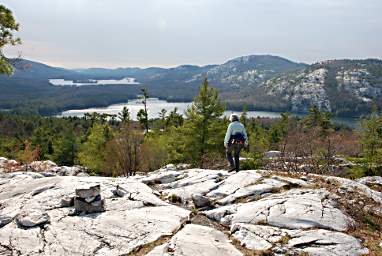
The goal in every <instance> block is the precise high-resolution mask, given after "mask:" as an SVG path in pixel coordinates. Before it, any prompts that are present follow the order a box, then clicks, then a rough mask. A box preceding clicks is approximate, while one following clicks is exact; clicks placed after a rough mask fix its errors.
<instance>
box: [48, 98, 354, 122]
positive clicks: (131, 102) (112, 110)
mask: <svg viewBox="0 0 382 256" xmlns="http://www.w3.org/2000/svg"><path fill="white" fill-rule="evenodd" d="M191 104H192V102H190V101H176V100H170V101H169V100H165V99H161V98H150V99H149V101H148V107H149V115H150V118H151V119H155V118H158V113H159V111H161V109H162V108H163V109H166V110H167V112H170V111H172V110H173V109H174V108H175V107H176V108H178V113H180V114H182V115H184V112H185V110H186V109H187V107H188V106H189V105H191ZM150 105H151V108H152V109H150ZM124 106H126V107H127V108H128V109H129V110H130V111H131V117H132V119H135V118H136V113H137V112H138V111H139V109H141V108H142V107H143V105H142V104H141V103H140V99H137V98H135V99H128V102H126V101H125V102H122V103H113V104H108V105H106V106H105V105H104V106H94V105H93V106H92V107H88V108H75V109H73V108H72V109H68V110H65V111H62V112H60V113H58V114H56V115H53V116H56V117H69V116H77V117H81V116H83V115H84V114H85V113H93V112H97V113H101V114H117V113H119V112H120V111H121V110H122V108H123V107H124ZM231 113H237V114H241V113H242V111H240V110H237V109H236V108H235V109H226V111H225V115H229V114H231ZM247 113H248V117H254V118H257V117H260V118H280V116H281V114H282V113H286V112H282V111H266V110H265V111H263V110H256V111H253V110H249V111H248V112H247ZM287 113H290V114H291V115H293V116H296V117H299V118H302V117H304V116H306V114H307V113H296V112H287ZM51 116H52V115H51ZM359 120H360V117H343V116H333V121H334V122H336V123H340V124H345V125H347V126H350V127H355V126H357V125H358V123H359Z"/></svg>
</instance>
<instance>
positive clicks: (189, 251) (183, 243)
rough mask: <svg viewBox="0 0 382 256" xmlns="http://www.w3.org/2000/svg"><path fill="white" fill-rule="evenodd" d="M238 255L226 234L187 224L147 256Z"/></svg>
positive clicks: (239, 253)
mask: <svg viewBox="0 0 382 256" xmlns="http://www.w3.org/2000/svg"><path fill="white" fill-rule="evenodd" d="M170 255H171V256H172V255H173V256H196V255H198V256H212V255H216V256H240V255H242V253H241V252H240V251H239V250H237V249H236V248H235V247H234V246H233V245H232V244H231V243H230V242H229V240H228V238H227V237H226V235H225V234H224V233H222V232H221V231H218V230H216V229H213V228H210V227H205V226H200V225H194V224H189V225H186V226H185V227H184V228H183V229H182V230H181V231H179V232H178V233H177V234H176V235H175V236H174V237H173V238H172V239H171V241H170V242H169V243H167V244H164V245H161V246H158V247H156V248H154V250H153V251H151V252H150V253H149V254H147V256H170Z"/></svg>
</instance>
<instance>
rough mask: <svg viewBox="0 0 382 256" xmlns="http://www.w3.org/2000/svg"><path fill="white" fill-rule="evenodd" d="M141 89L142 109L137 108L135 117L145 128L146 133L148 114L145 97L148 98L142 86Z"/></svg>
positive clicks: (147, 129) (147, 130)
mask: <svg viewBox="0 0 382 256" xmlns="http://www.w3.org/2000/svg"><path fill="white" fill-rule="evenodd" d="M141 91H142V93H143V94H142V96H141V100H142V104H143V109H141V110H139V112H138V114H137V119H138V121H139V123H140V124H141V125H142V126H143V127H144V128H145V130H146V133H148V132H149V114H148V111H147V99H148V98H149V93H148V92H147V90H146V89H144V88H143V89H141Z"/></svg>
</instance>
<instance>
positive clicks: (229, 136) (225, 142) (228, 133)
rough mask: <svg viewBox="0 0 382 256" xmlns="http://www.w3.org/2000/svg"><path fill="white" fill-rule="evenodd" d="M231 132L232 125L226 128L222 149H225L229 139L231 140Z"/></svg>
mask: <svg viewBox="0 0 382 256" xmlns="http://www.w3.org/2000/svg"><path fill="white" fill-rule="evenodd" d="M231 132H232V125H231V124H230V125H229V126H228V128H227V132H226V134H225V138H224V147H227V145H228V142H229V139H230V138H231Z"/></svg>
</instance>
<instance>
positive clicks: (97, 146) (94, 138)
mask: <svg viewBox="0 0 382 256" xmlns="http://www.w3.org/2000/svg"><path fill="white" fill-rule="evenodd" d="M110 138H111V131H110V127H109V126H108V125H105V124H103V125H102V124H97V123H95V124H94V125H93V127H92V128H91V129H90V132H89V135H88V137H87V139H86V141H85V142H84V143H83V144H82V145H81V147H80V152H79V153H78V159H79V161H80V163H81V164H82V165H84V166H86V167H88V168H90V169H91V170H93V171H95V172H100V171H101V170H102V167H103V164H104V161H105V146H106V143H107V142H108V141H109V140H110Z"/></svg>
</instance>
